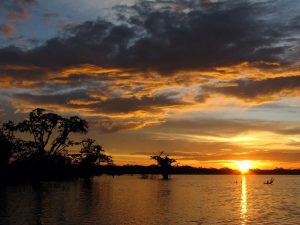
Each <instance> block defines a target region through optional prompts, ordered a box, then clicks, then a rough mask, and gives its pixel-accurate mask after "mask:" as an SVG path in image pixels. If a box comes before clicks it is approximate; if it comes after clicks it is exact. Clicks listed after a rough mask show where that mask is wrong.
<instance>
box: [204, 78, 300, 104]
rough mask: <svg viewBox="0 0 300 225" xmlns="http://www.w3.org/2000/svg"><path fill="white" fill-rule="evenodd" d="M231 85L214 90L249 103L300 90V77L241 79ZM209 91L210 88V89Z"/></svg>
mask: <svg viewBox="0 0 300 225" xmlns="http://www.w3.org/2000/svg"><path fill="white" fill-rule="evenodd" d="M230 84H231V85H228V86H221V87H216V88H214V91H216V92H217V93H222V94H224V95H230V96H234V97H237V98H240V99H244V100H247V101H266V100H270V99H272V98H274V95H275V94H277V95H276V96H275V97H278V93H282V92H284V93H285V94H287V93H289V92H293V91H299V90H300V76H291V77H276V78H268V79H263V80H254V79H241V80H236V81H232V82H231V83H230ZM208 89H209V88H208Z"/></svg>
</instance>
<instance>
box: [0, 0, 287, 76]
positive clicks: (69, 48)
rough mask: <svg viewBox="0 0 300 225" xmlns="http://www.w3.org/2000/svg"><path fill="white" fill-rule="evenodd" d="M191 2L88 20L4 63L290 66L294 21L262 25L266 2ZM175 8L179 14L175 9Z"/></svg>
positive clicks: (1, 55) (3, 54)
mask: <svg viewBox="0 0 300 225" xmlns="http://www.w3.org/2000/svg"><path fill="white" fill-rule="evenodd" d="M193 2H194V1H192V2H190V1H188V2H185V1H178V2H174V3H173V5H172V4H171V6H173V7H171V6H168V7H166V6H165V7H161V6H160V7H159V4H160V3H161V2H160V1H157V2H154V3H150V2H147V1H139V2H138V3H137V4H136V5H134V6H132V7H128V6H126V7H125V6H123V7H119V10H120V9H121V12H123V14H124V15H123V17H122V19H123V21H118V23H112V22H109V21H105V20H103V19H98V20H96V21H88V22H84V23H82V24H80V25H75V26H69V27H67V28H66V29H65V33H64V35H62V36H59V37H55V38H52V39H50V40H48V41H47V42H46V43H45V44H44V45H43V46H40V47H36V48H34V49H31V50H27V51H26V50H22V49H11V48H6V49H1V50H0V59H1V64H30V65H35V66H38V67H47V68H52V69H54V68H57V67H66V66H74V65H79V64H92V65H97V66H102V67H110V68H122V69H131V70H138V71H156V72H159V73H161V74H169V73H174V72H176V71H182V70H183V71H186V70H200V69H212V68H214V67H216V66H232V65H237V64H240V63H242V62H250V63H251V62H258V61H265V62H274V61H276V62H280V63H286V62H287V61H288V58H286V59H283V58H282V56H283V54H285V56H286V54H287V53H288V52H287V51H286V49H287V46H289V43H288V42H287V41H286V37H287V35H288V36H289V35H290V34H289V32H288V31H287V29H286V27H287V26H292V23H291V24H288V25H286V26H284V25H282V24H278V23H275V22H272V21H268V20H265V19H263V17H264V16H265V13H266V12H268V8H267V4H263V3H252V2H250V1H249V2H248V1H243V2H241V3H230V1H225V2H220V3H218V4H212V6H210V7H208V8H203V7H201V5H200V6H199V5H198V6H197V5H196V4H192V3H193ZM195 2H196V1H195ZM179 5H180V6H182V7H181V9H179V8H180V7H179V8H178V7H175V6H179ZM195 5H196V6H195ZM191 6H195V7H194V8H192V7H191ZM128 10H129V11H130V12H131V14H130V15H129V16H128V13H127V14H126V12H127V11H128ZM283 39H285V43H284V42H282V40H283Z"/></svg>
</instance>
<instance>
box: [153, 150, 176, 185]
mask: <svg viewBox="0 0 300 225" xmlns="http://www.w3.org/2000/svg"><path fill="white" fill-rule="evenodd" d="M150 158H151V159H153V160H156V162H157V165H158V166H159V167H160V170H161V174H162V176H163V179H164V180H168V179H169V173H170V170H171V168H172V163H174V162H176V160H175V159H172V158H169V156H168V155H165V154H164V152H161V153H160V154H159V155H153V156H150Z"/></svg>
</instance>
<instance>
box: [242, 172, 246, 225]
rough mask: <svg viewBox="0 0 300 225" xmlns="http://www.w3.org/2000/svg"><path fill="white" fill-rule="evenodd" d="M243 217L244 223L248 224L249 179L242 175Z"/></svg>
mask: <svg viewBox="0 0 300 225" xmlns="http://www.w3.org/2000/svg"><path fill="white" fill-rule="evenodd" d="M241 219H242V224H246V220H247V180H246V177H245V176H243V177H242V191H241Z"/></svg>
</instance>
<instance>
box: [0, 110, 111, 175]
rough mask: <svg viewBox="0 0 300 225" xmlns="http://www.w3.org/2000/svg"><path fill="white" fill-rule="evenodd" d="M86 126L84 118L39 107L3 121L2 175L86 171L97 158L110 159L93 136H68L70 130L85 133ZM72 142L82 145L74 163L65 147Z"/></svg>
mask: <svg viewBox="0 0 300 225" xmlns="http://www.w3.org/2000/svg"><path fill="white" fill-rule="evenodd" d="M87 129H88V123H87V121H85V120H83V119H81V118H79V117H77V116H73V117H70V118H64V117H62V116H60V115H58V114H55V113H50V112H47V111H46V110H44V109H40V108H37V109H35V110H33V111H32V112H30V113H29V117H28V119H25V120H23V121H22V122H20V123H18V124H15V123H14V122H12V121H9V122H7V123H3V124H2V125H1V127H0V166H1V165H2V166H5V167H6V170H7V171H6V172H5V171H4V170H3V171H2V172H1V173H2V175H3V173H4V174H5V173H6V175H9V176H10V179H13V177H18V178H20V177H21V176H22V177H24V176H25V177H26V176H27V177H31V178H37V179H42V178H45V177H46V178H47V177H56V176H73V175H75V174H76V175H85V174H86V173H87V172H88V173H89V174H91V173H92V172H91V169H92V168H93V166H95V165H97V164H99V163H100V162H107V163H112V158H111V156H108V155H106V154H104V150H103V148H102V147H101V146H100V145H97V144H95V141H94V140H92V139H84V140H83V141H77V142H76V141H74V140H72V139H71V138H70V135H71V134H85V133H87ZM74 145H81V146H82V148H81V151H80V153H79V154H77V155H79V157H77V158H79V161H78V162H77V163H76V160H74V157H73V156H72V155H70V154H69V151H68V148H69V147H71V146H74ZM74 162H75V163H74ZM79 165H81V166H79ZM82 169H83V170H82ZM81 170H82V171H81ZM1 173H0V175H1ZM72 173H73V174H72ZM11 176H12V177H11Z"/></svg>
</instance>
